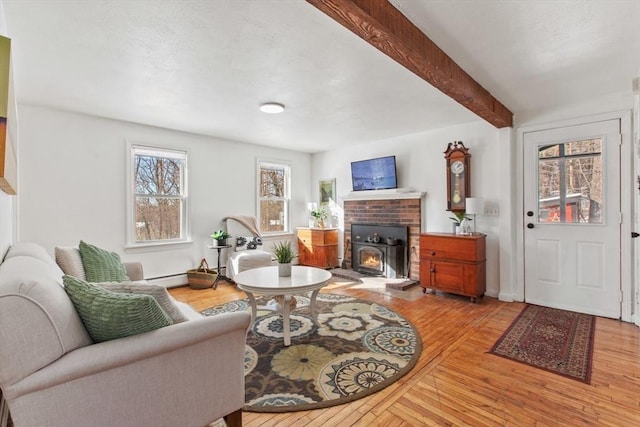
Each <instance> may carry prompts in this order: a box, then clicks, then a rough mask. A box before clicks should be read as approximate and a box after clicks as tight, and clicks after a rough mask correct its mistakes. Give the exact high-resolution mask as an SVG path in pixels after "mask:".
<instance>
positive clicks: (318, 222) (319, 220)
mask: <svg viewBox="0 0 640 427" xmlns="http://www.w3.org/2000/svg"><path fill="white" fill-rule="evenodd" d="M311 216H312V217H313V220H314V221H313V225H314V227H317V228H324V226H325V223H326V220H327V218H329V213H328V212H327V211H326V210H324V208H319V209H314V210H312V211H311Z"/></svg>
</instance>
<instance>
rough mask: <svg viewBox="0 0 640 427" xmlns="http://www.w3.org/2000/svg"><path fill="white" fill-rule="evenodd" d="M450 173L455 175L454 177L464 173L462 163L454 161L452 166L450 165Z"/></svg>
mask: <svg viewBox="0 0 640 427" xmlns="http://www.w3.org/2000/svg"><path fill="white" fill-rule="evenodd" d="M451 172H453V173H455V174H456V175H460V174H461V173H462V172H464V163H462V162H461V161H460V160H456V161H455V162H453V164H452V165H451Z"/></svg>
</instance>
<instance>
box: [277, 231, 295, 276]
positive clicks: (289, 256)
mask: <svg viewBox="0 0 640 427" xmlns="http://www.w3.org/2000/svg"><path fill="white" fill-rule="evenodd" d="M273 254H274V255H275V256H276V259H277V260H278V275H279V276H282V277H287V276H291V261H293V259H294V258H295V257H296V254H295V253H294V252H293V247H292V246H291V241H290V240H286V241H284V242H277V243H275V244H274V245H273Z"/></svg>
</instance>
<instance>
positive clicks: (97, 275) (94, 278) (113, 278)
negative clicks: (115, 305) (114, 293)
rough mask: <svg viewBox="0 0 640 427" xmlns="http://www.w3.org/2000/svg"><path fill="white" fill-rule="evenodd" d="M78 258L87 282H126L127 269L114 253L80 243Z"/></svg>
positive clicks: (127, 278) (127, 279)
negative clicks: (80, 259) (80, 260)
mask: <svg viewBox="0 0 640 427" xmlns="http://www.w3.org/2000/svg"><path fill="white" fill-rule="evenodd" d="M79 250H80V257H81V258H82V265H83V266H84V272H85V275H86V280H87V281H88V282H127V281H129V277H127V269H126V268H125V266H124V264H123V263H122V261H121V260H120V256H118V254H117V253H115V252H109V251H106V250H104V249H100V248H98V247H97V246H94V245H90V244H88V243H86V242H84V241H82V240H81V241H80V245H79Z"/></svg>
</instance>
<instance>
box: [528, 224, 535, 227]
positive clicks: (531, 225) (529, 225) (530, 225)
mask: <svg viewBox="0 0 640 427" xmlns="http://www.w3.org/2000/svg"><path fill="white" fill-rule="evenodd" d="M533 227H535V225H533V224H531V223H529V224H527V228H533Z"/></svg>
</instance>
